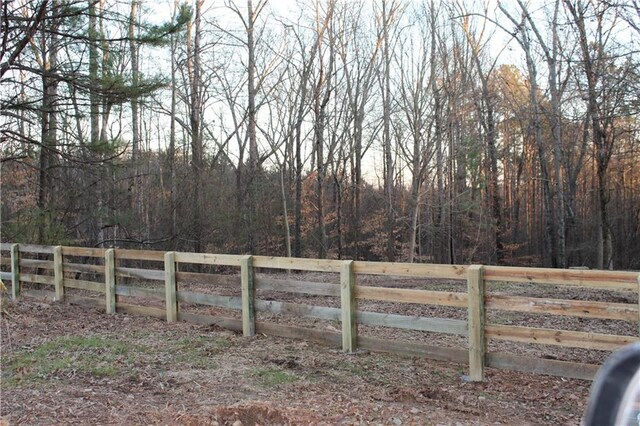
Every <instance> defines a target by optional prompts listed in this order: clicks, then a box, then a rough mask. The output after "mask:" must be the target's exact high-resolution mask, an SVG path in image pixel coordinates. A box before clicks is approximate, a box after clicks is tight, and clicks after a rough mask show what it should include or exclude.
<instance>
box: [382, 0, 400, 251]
mask: <svg viewBox="0 0 640 426" xmlns="http://www.w3.org/2000/svg"><path fill="white" fill-rule="evenodd" d="M387 7H388V4H387V0H383V1H382V33H383V35H382V37H383V61H384V65H383V66H384V75H383V87H382V127H383V131H382V139H383V150H384V195H385V218H386V222H385V232H386V234H387V247H386V255H387V261H389V262H393V261H394V260H395V257H396V256H395V235H394V227H395V217H394V209H393V201H394V200H393V184H394V179H393V176H394V164H393V156H392V152H391V55H390V53H389V49H390V48H389V22H390V20H391V16H392V15H393V14H394V13H396V12H397V10H396V6H395V4H391V7H390V10H387Z"/></svg>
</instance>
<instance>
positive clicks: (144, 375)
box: [0, 298, 590, 425]
mask: <svg viewBox="0 0 640 426" xmlns="http://www.w3.org/2000/svg"><path fill="white" fill-rule="evenodd" d="M278 300H282V299H281V298H278ZM1 326H2V328H1V330H2V340H1V343H2V387H1V391H2V394H1V407H0V415H1V416H2V420H6V421H8V422H9V424H25V425H27V424H28V425H45V424H59V425H65V424H74V425H76V424H94V425H97V424H100V425H107V424H109V425H110V424H114V425H125V424H126V425H131V424H145V425H146V424H171V425H174V424H176V425H214V424H221V425H222V424H229V425H233V424H235V425H239V424H243V425H254V424H369V423H371V424H389V425H400V424H522V425H524V424H578V422H579V419H580V417H581V416H582V413H583V411H584V408H585V404H586V400H587V396H588V391H589V387H590V382H586V381H580V380H567V379H561V378H553V377H547V376H539V375H538V376H537V375H531V374H523V373H514V372H508V371H500V370H494V369H488V373H487V381H486V382H485V383H479V384H478V383H476V384H474V383H467V382H464V381H463V380H462V378H461V376H462V375H463V374H465V373H466V367H465V366H461V365H457V364H453V363H444V362H438V361H433V360H427V359H418V358H402V357H398V356H394V355H388V354H379V353H369V352H358V353H356V354H352V355H347V354H343V353H342V352H341V351H339V350H336V349H332V348H328V347H325V346H320V345H316V344H313V343H307V342H302V341H295V340H289V339H282V338H275V337H267V336H262V335H258V336H255V337H253V338H244V337H242V336H240V335H237V334H235V333H232V332H230V331H227V330H224V329H220V328H217V327H203V326H197V325H193V324H188V323H184V322H180V323H175V324H167V323H165V322H164V321H161V320H157V319H153V318H145V317H137V316H130V315H126V314H116V315H113V316H110V315H106V314H105V313H104V312H103V311H101V310H100V309H88V308H86V307H80V306H74V305H71V304H69V303H53V304H51V303H47V302H44V301H35V300H33V299H23V300H21V301H20V303H17V304H14V303H11V302H10V303H8V304H7V305H6V306H5V308H4V311H3V318H2V323H1ZM321 326H325V325H321Z"/></svg>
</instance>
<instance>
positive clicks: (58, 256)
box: [53, 246, 64, 302]
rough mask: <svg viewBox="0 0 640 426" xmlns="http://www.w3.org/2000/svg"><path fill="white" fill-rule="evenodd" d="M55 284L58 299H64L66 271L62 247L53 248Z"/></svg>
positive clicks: (59, 300)
mask: <svg viewBox="0 0 640 426" xmlns="http://www.w3.org/2000/svg"><path fill="white" fill-rule="evenodd" d="M53 284H54V286H55V289H56V299H55V300H56V301H58V302H61V301H63V300H64V271H63V270H62V247H61V246H55V247H54V248H53Z"/></svg>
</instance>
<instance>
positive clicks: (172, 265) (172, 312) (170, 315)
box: [164, 251, 178, 322]
mask: <svg viewBox="0 0 640 426" xmlns="http://www.w3.org/2000/svg"><path fill="white" fill-rule="evenodd" d="M164 288H165V298H166V305H167V322H176V321H177V320H178V299H177V297H176V290H177V289H176V253H175V252H173V251H170V252H167V253H165V255H164Z"/></svg>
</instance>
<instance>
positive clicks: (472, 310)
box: [467, 265, 486, 382]
mask: <svg viewBox="0 0 640 426" xmlns="http://www.w3.org/2000/svg"><path fill="white" fill-rule="evenodd" d="M482 269H483V267H482V265H471V266H469V269H468V270H467V292H468V296H469V311H468V318H467V325H468V338H469V379H470V380H471V381H472V382H481V381H483V380H484V365H485V350H486V342H485V338H484V313H485V310H484V278H483V270H482Z"/></svg>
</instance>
